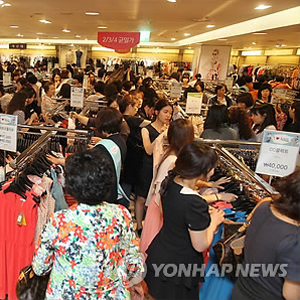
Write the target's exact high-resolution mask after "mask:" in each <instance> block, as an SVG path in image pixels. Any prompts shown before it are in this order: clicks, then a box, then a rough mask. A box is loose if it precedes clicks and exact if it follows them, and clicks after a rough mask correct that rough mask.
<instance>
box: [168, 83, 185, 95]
mask: <svg viewBox="0 0 300 300" xmlns="http://www.w3.org/2000/svg"><path fill="white" fill-rule="evenodd" d="M181 90H182V83H179V82H175V81H172V83H171V91H170V97H171V98H180V97H181Z"/></svg>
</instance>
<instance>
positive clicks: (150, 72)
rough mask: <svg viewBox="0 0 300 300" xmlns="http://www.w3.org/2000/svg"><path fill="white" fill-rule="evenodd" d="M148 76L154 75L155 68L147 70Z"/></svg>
mask: <svg viewBox="0 0 300 300" xmlns="http://www.w3.org/2000/svg"><path fill="white" fill-rule="evenodd" d="M146 76H147V77H151V78H152V77H153V70H147V73H146Z"/></svg>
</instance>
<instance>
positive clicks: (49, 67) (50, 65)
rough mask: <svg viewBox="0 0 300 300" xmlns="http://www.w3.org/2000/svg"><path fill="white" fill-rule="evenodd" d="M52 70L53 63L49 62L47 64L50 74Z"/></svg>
mask: <svg viewBox="0 0 300 300" xmlns="http://www.w3.org/2000/svg"><path fill="white" fill-rule="evenodd" d="M51 69H52V62H50V61H49V62H48V63H47V70H48V72H49V73H50V72H51Z"/></svg>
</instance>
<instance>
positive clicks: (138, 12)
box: [0, 0, 300, 48]
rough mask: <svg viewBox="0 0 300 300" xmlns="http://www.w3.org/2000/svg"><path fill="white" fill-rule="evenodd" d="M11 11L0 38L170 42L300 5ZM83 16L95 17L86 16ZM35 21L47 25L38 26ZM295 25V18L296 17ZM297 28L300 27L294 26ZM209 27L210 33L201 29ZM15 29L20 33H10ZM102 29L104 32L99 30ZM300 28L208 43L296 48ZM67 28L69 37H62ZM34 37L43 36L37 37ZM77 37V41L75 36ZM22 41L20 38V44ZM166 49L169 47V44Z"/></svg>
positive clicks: (192, 1)
mask: <svg viewBox="0 0 300 300" xmlns="http://www.w3.org/2000/svg"><path fill="white" fill-rule="evenodd" d="M4 1H5V2H8V3H10V4H11V7H2V8H1V7H0V39H1V41H3V40H5V39H9V38H17V34H22V35H24V37H23V38H24V39H36V38H40V39H53V38H54V37H59V39H72V40H74V39H76V40H78V41H79V40H81V41H82V40H85V39H87V40H96V39H97V32H98V31H141V30H150V31H151V40H150V41H151V42H158V43H174V41H173V42H171V38H176V41H175V42H177V41H179V40H182V39H185V38H186V37H185V36H184V33H189V34H190V37H193V36H196V35H200V34H204V33H206V32H209V31H213V30H218V29H220V28H222V27H225V26H229V25H232V24H236V23H239V22H243V21H246V20H250V19H254V18H258V17H261V16H264V15H268V14H272V13H275V12H279V11H282V10H286V9H289V8H292V7H296V6H298V5H299V3H300V2H299V0H266V1H263V2H262V1H257V0H250V1H245V0H177V2H176V3H170V2H167V0H126V1H124V0H110V1H103V0H102V1H95V0H85V1H78V0H73V1H70V0H64V1H63V0H50V1H49V0H4ZM260 4H267V5H272V7H271V8H269V9H266V10H255V9H254V8H255V7H256V6H257V5H260ZM86 11H95V12H99V15H98V16H87V15H85V12H86ZM40 19H46V20H48V21H51V22H52V23H51V24H43V23H40V22H39V20H40ZM299 20H300V17H299ZM299 23H300V22H299ZM209 24H213V25H215V27H214V28H206V25H209ZM10 25H18V26H19V28H16V29H13V28H10ZM98 26H107V29H98V28H97V27H98ZM299 26H300V25H294V26H289V27H283V28H278V29H272V30H268V31H266V32H267V33H268V34H267V35H265V36H254V35H253V34H252V33H251V34H246V35H240V36H235V37H230V38H228V41H217V40H216V41H210V43H216V42H218V43H221V44H222V43H225V44H226V43H227V44H232V45H233V47H234V48H243V47H249V46H251V43H252V41H255V42H257V46H261V47H263V48H266V47H272V46H275V44H276V43H277V40H283V42H282V44H287V45H288V46H293V47H297V46H299V45H300V38H299V37H300V27H299ZM63 29H69V30H70V31H71V32H70V33H64V32H62V30H63ZM37 33H43V34H42V35H38V34H37ZM76 35H80V38H77V37H75V36H76ZM23 38H22V39H23ZM170 46H171V45H170Z"/></svg>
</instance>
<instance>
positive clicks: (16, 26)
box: [9, 25, 19, 28]
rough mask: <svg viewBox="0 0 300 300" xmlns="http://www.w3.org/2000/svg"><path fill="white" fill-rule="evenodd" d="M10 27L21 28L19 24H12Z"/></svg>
mask: <svg viewBox="0 0 300 300" xmlns="http://www.w3.org/2000/svg"><path fill="white" fill-rule="evenodd" d="M9 27H10V28H19V26H18V25H10V26H9Z"/></svg>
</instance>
